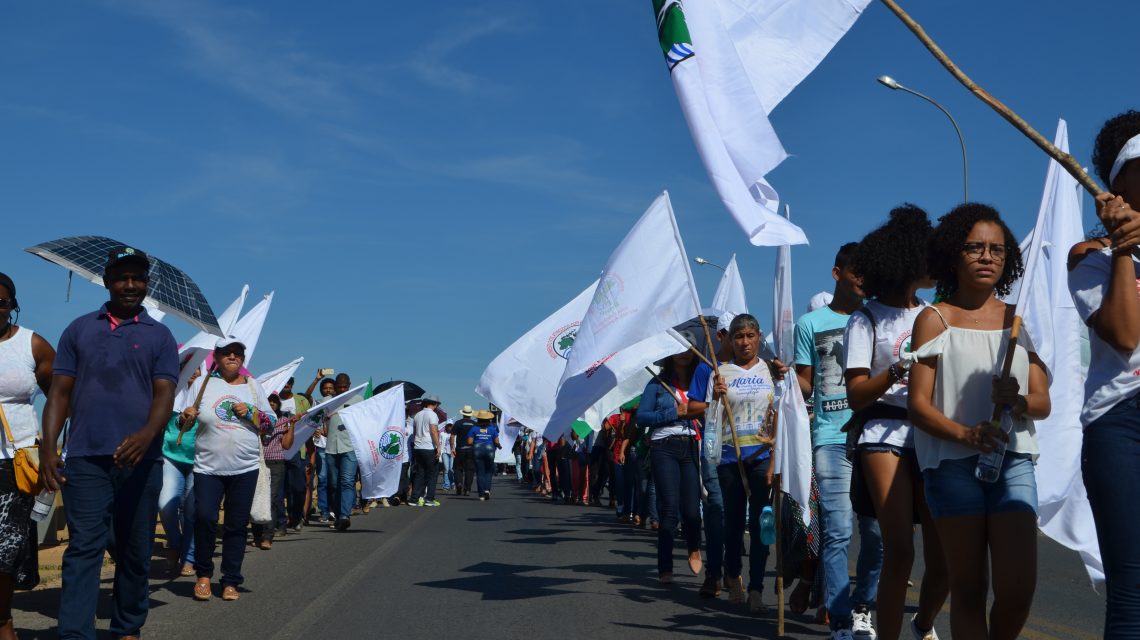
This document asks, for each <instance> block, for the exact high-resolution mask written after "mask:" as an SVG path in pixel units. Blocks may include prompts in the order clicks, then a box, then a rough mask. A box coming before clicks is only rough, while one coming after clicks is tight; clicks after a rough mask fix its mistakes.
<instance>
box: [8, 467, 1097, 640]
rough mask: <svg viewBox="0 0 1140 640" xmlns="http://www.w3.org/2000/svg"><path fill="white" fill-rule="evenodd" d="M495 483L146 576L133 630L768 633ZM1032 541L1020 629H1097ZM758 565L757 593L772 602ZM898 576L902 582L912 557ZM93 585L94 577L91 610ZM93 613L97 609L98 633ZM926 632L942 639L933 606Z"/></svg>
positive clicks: (47, 600) (1042, 636)
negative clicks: (185, 571)
mask: <svg viewBox="0 0 1140 640" xmlns="http://www.w3.org/2000/svg"><path fill="white" fill-rule="evenodd" d="M496 480H497V482H496V487H497V488H496V490H495V492H494V499H492V500H491V501H488V502H480V501H478V500H476V499H474V498H459V497H453V496H447V495H442V496H441V498H440V499H441V500H442V501H443V506H441V507H437V508H428V507H422V508H412V507H395V508H388V509H376V510H373V511H372V512H371V513H369V514H367V515H362V516H357V517H354V518H353V519H352V527H351V529H349V530H348V531H347V532H343V533H342V532H335V531H332V530H329V529H323V528H315V527H314V528H309V529H307V530H306V531H304V532H303V533H301V534H297V535H290V536H287V537H285V538H284V539H279V540H278V541H277V542H276V543H275V544H274V548H273V550H271V551H258V550H255V549H253V548H249V549H248V552H247V554H246V558H245V565H244V570H243V573H244V574H245V576H246V582H245V584H244V585H243V588H244V592H243V593H242V598H241V600H240V601H238V602H223V601H222V600H221V599H220V598H217V597H215V598H214V599H212V600H211V601H209V602H204V603H202V602H196V601H194V600H193V599H192V598H191V587H192V585H193V579H192V578H180V579H177V580H166V579H155V580H154V581H153V582H152V587H153V594H152V605H151V612H150V618H149V621H148V623H147V626H146V627H145V628H144V637H151V638H167V639H171V640H175V639H180V638H187V639H190V638H193V639H195V640H198V639H202V638H221V637H226V638H258V639H259V640H269V639H278V638H281V639H284V638H328V637H336V638H379V637H395V638H405V639H418V638H425V639H426V638H442V637H482V638H488V637H502V638H528V639H532V640H541V639H542V638H560V639H564V638H603V637H604V638H617V637H621V638H623V639H629V640H636V639H642V638H645V639H649V638H660V637H662V636H663V635H665V634H669V635H673V636H676V637H691V638H703V637H716V638H773V637H775V636H776V624H775V610H774V609H772V611H771V613H769V614H768V615H766V616H761V617H754V616H752V615H750V614H749V613H748V611H747V609H746V607H745V606H744V605H731V604H729V602H728V600H727V598H726V596H725V595H724V594H722V595H721V597H720V598H719V599H716V600H703V599H700V598H698V597H697V588H698V586H699V584H700V580H699V578H698V577H696V576H692V575H687V573H688V572H687V567H686V564H685V562H684V559H683V557H682V555H681V553H680V552H678V555H677V561H676V568H677V574H676V575H677V580H676V582H675V583H674V584H673V585H671V586H667V587H665V586H661V585H659V584H658V583H657V580H656V568H655V565H656V562H655V546H654V538H653V535H654V534H653V533H652V532H649V531H645V530H638V529H632V528H630V527H628V526H624V525H619V524H617V523H616V522H615V519H614V517H613V515H612V512H611V511H610V510H608V509H596V508H588V507H578V506H565V505H552V504H551V503H550V502H548V501H546V500H541V499H539V498H537V497H535V496H534V495H533V494H532V493H530V492H529V491H523V490H522V489H520V488H519V487H518V486H517V485H516V484H515V482H514V480H513V478H511V479H510V480H505V479H502V478H496ZM441 493H442V492H441ZM1038 545H1039V551H1040V560H1039V579H1038V585H1037V596H1036V599H1035V601H1034V607H1033V612H1032V616H1031V618H1030V621H1029V624H1028V626H1027V628H1026V630H1025V633H1024V635H1023V637H1025V638H1029V639H1031V640H1046V639H1065V640H1073V639H1078V640H1080V639H1085V638H1089V639H1091V638H1099V637H1100V635H1101V628H1102V626H1101V625H1102V622H1101V616H1102V611H1103V598H1102V596H1100V595H1098V594H1096V593H1095V592H1094V591H1093V590H1092V589H1091V588H1090V587H1089V585H1088V580H1087V578H1086V576H1085V573H1084V569H1083V567H1082V565H1081V563H1080V560H1079V559H1078V557H1077V555H1076V554H1075V553H1073V552H1071V551H1068V550H1066V549H1064V548H1062V547H1059V546H1058V545H1056V544H1054V543H1053V542H1051V541H1049V540H1048V539H1046V538H1044V537H1039V538H1038ZM918 556H919V557H920V558H921V553H919V554H918ZM852 557H854V554H852ZM161 564H162V563H161V561H159V562H157V563H156V565H157V566H156V572H157V570H158V569H159V567H160V566H161ZM770 565H771V561H770ZM769 568H770V572H769V579H768V580H767V581H766V584H767V585H768V586H767V587H766V589H765V601H766V602H767V603H768V604H769V606H770V607H772V605H773V604H774V601H775V596H774V588H773V586H772V585H773V584H774V574H773V573H772V567H771V566H770V567H769ZM914 576H915V580H916V582H917V580H918V579H919V577H920V576H921V567H920V566H916V568H915V571H914ZM109 593H110V582H109V580H105V581H104V595H105V596H106V597H105V599H104V602H103V604H104V605H106V604H108V603H109ZM911 595H912V605H913V601H914V599H915V598H916V597H917V594H916V593H912V594H911ZM58 598H59V591H58V588H50V589H46V590H40V591H35V592H31V593H21V594H17V596H16V601H15V611H14V617H15V619H16V623H17V628H18V630H19V632H20V634H21V635H20V637H21V638H32V637H36V638H39V637H54V634H53V633H52V632H51V631H50V629H51V627H52V624H53V616H54V614H55V611H56V610H57V608H58ZM107 609H108V607H106V606H103V607H101V612H100V616H101V617H100V620H99V628H100V629H101V630H102V631H101V633H103V634H105V633H106V631H105V630H106V628H107V619H106V615H107ZM809 613H810V612H809ZM938 631H939V634H940V635H941V636H942V637H943V638H950V631H949V619H948V615H947V614H946V613H945V612H944V613H943V614H942V615H940V616H939V620H938ZM101 637H103V636H101ZM786 637H789V638H825V637H827V633H826V630H825V629H823V628H822V627H820V626H818V625H815V624H814V623H813V621H812V618H810V617H809V616H807V615H804V616H796V615H792V614H790V613H789V615H788V618H787V623H786Z"/></svg>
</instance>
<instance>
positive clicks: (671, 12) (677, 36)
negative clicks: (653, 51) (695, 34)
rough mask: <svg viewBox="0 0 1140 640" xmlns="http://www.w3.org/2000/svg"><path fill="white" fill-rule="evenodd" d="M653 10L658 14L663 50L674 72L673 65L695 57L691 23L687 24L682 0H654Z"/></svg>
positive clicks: (659, 33) (670, 70)
mask: <svg viewBox="0 0 1140 640" xmlns="http://www.w3.org/2000/svg"><path fill="white" fill-rule="evenodd" d="M653 12H654V13H656V14H657V39H658V40H659V41H660V42H661V52H662V53H664V54H665V62H666V63H667V64H668V65H669V72H670V73H672V71H673V67H676V66H677V65H679V64H681V63H682V62H684V61H685V60H688V59H689V58H692V57H693V39H692V37H691V36H689V25H687V24H685V12H684V10H683V9H682V8H681V0H653Z"/></svg>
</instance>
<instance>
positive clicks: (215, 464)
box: [182, 338, 277, 600]
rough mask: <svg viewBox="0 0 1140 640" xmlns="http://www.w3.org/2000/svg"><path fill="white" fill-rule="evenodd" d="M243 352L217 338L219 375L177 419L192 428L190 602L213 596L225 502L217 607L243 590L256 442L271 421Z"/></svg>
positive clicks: (258, 458)
mask: <svg viewBox="0 0 1140 640" xmlns="http://www.w3.org/2000/svg"><path fill="white" fill-rule="evenodd" d="M244 363H245V345H244V344H242V343H241V342H239V341H238V340H236V339H233V338H221V339H219V340H218V342H217V344H216V345H215V346H214V364H215V366H216V367H217V371H216V372H215V373H213V374H211V375H210V376H208V377H207V378H206V379H204V380H203V381H202V384H203V385H204V386H203V387H202V388H201V390H200V391H199V401H198V402H196V403H195V404H194V406H191V407H187V408H186V409H184V410H183V411H182V421H183V424H184V425H192V424H193V422H194V421H195V420H197V421H198V435H197V438H196V440H195V442H194V503H195V514H194V572H195V573H196V574H197V575H198V582H197V583H196V584H195V585H194V599H195V600H209V599H210V598H211V596H212V592H211V587H210V579H211V578H212V577H213V575H214V548H215V547H216V546H217V540H218V511H219V510H220V508H221V504H222V501H223V500H225V504H226V512H225V522H224V523H223V528H222V566H221V569H222V579H221V584H222V599H223V600H237V599H238V598H239V597H240V596H239V595H238V590H237V587H238V586H239V585H240V584H241V583H242V580H243V578H242V575H241V565H242V558H243V557H244V556H245V539H246V526H247V525H248V524H249V511H250V507H252V505H253V494H254V491H255V490H256V488H257V474H258V468H259V466H260V462H261V443H260V437H261V436H262V435H267V434H270V433H272V432H273V429H274V427H275V426H276V424H277V414H276V413H274V411H273V408H272V407H271V406H270V405H269V398H268V396H267V395H266V393H265V391H264V390H262V388H261V385H259V384H258V383H257V381H256V380H254V379H253V378H252V377H251V376H245V375H242V373H241V368H242V365H243V364H244Z"/></svg>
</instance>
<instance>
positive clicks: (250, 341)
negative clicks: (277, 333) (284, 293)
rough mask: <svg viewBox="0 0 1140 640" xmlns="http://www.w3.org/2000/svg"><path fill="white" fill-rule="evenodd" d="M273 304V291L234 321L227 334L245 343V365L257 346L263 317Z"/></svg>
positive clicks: (247, 364) (249, 361)
mask: <svg viewBox="0 0 1140 640" xmlns="http://www.w3.org/2000/svg"><path fill="white" fill-rule="evenodd" d="M272 304H273V292H272V291H270V292H269V295H267V296H265V298H264V299H263V300H262V301H261V302H258V303H257V304H256V305H254V307H253V308H252V309H250V310H249V313H247V314H245V315H244V316H242V317H241V319H240V320H238V321H237V322H236V323H234V327H233V330H232V331H231V332H230V333H229V334H228V335H231V336H233V337H235V338H237V339H238V340H241V343H242V344H244V345H245V367H246V369H248V368H249V364H250V363H251V362H253V352H254V350H255V349H256V348H257V341H258V339H259V338H260V337H261V329H262V327H264V326H265V318H266V316H268V315H269V306H270V305H272Z"/></svg>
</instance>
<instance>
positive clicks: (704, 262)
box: [693, 256, 724, 271]
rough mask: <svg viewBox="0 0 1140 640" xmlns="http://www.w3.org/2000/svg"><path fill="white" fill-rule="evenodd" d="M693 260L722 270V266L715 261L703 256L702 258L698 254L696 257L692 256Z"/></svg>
mask: <svg viewBox="0 0 1140 640" xmlns="http://www.w3.org/2000/svg"><path fill="white" fill-rule="evenodd" d="M693 262H695V263H697V264H704V265H708V266H710V267H716V268H717V269H720V270H721V271H724V267H722V266H720V265H719V264H717V263H715V262H709V261H708V260H705V259H704V258H702V257H700V256H697V257H695V258H693Z"/></svg>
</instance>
